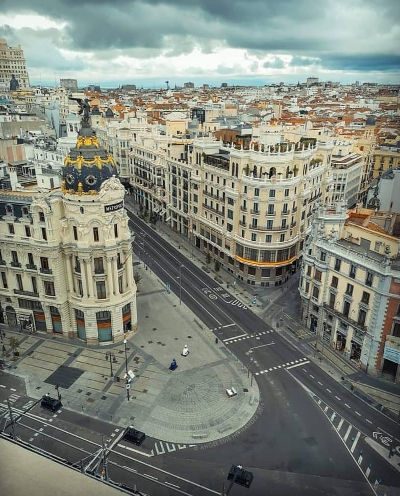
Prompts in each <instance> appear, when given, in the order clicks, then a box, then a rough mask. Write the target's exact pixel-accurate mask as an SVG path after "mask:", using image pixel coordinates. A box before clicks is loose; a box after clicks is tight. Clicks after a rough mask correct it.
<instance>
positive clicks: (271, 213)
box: [268, 204, 275, 215]
mask: <svg viewBox="0 0 400 496" xmlns="http://www.w3.org/2000/svg"><path fill="white" fill-rule="evenodd" d="M274 209H275V206H274V205H273V204H270V205H268V215H274V213H275V212H274Z"/></svg>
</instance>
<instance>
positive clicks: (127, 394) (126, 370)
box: [124, 339, 131, 401]
mask: <svg viewBox="0 0 400 496" xmlns="http://www.w3.org/2000/svg"><path fill="white" fill-rule="evenodd" d="M126 345H127V340H126V339H124V349H125V388H126V398H127V400H128V401H129V400H130V397H129V389H130V387H131V386H130V384H129V375H128V355H127V348H126Z"/></svg>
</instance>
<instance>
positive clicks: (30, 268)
mask: <svg viewBox="0 0 400 496" xmlns="http://www.w3.org/2000/svg"><path fill="white" fill-rule="evenodd" d="M26 268H27V269H28V270H37V267H36V265H33V264H26Z"/></svg>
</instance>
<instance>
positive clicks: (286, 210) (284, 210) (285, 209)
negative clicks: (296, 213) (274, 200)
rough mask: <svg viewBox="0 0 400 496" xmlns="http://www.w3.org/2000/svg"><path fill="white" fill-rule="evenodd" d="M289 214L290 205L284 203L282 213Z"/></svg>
mask: <svg viewBox="0 0 400 496" xmlns="http://www.w3.org/2000/svg"><path fill="white" fill-rule="evenodd" d="M287 212H288V204H287V203H284V204H283V208H282V213H283V214H287Z"/></svg>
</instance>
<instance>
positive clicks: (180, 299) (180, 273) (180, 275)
mask: <svg viewBox="0 0 400 496" xmlns="http://www.w3.org/2000/svg"><path fill="white" fill-rule="evenodd" d="M183 267H184V265H183V264H180V266H179V305H182V268H183Z"/></svg>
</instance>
